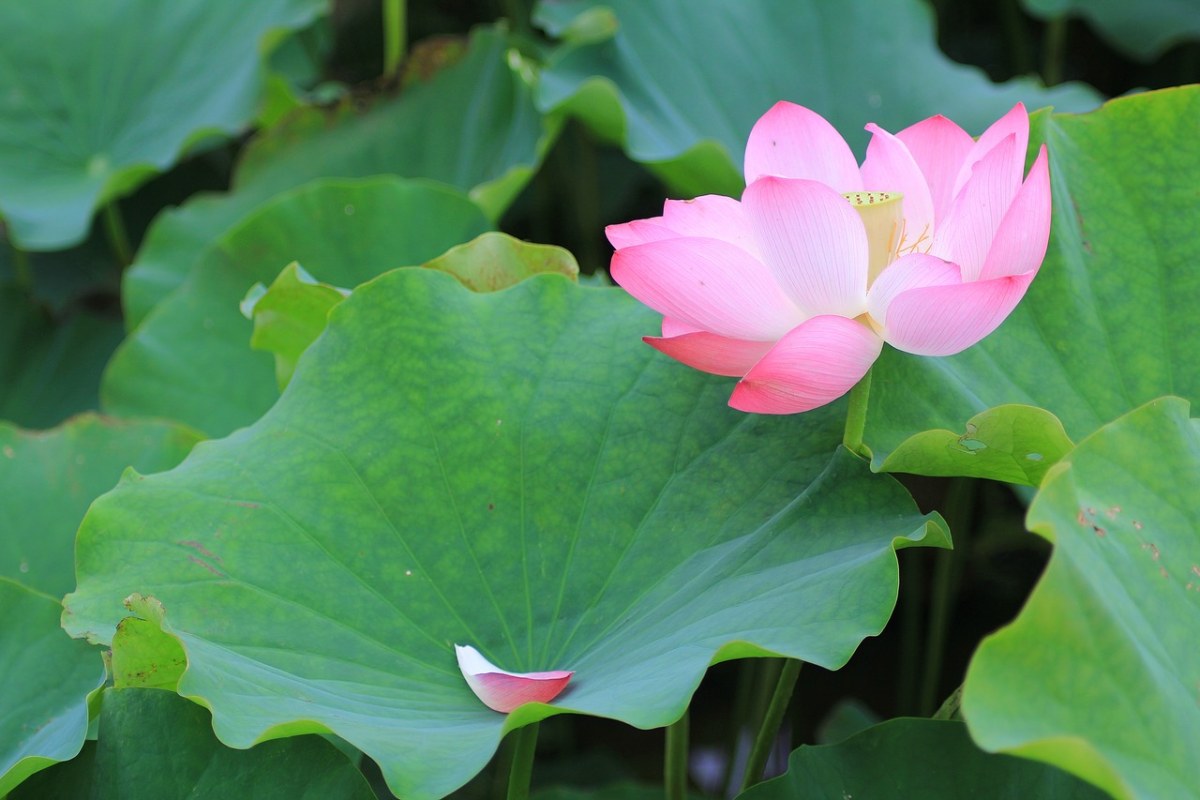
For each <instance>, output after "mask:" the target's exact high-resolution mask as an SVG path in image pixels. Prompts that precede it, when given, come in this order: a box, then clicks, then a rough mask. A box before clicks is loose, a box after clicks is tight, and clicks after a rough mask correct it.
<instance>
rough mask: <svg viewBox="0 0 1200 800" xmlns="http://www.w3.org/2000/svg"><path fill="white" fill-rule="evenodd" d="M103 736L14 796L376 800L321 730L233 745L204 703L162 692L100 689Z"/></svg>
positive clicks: (28, 799)
mask: <svg viewBox="0 0 1200 800" xmlns="http://www.w3.org/2000/svg"><path fill="white" fill-rule="evenodd" d="M103 706H104V712H103V714H101V716H100V738H99V740H98V741H97V742H95V743H91V742H89V743H88V746H87V748H86V749H85V750H84V754H83V756H82V757H81V758H79V759H76V760H75V761H72V762H70V763H67V764H62V765H60V766H58V767H55V768H54V769H51V770H47V771H46V772H44V773H42V774H41V775H38V776H37V777H35V778H34V779H33V780H30V781H29V782H28V783H27V784H26V785H25V786H23V787H21V789H20V790H19V791H17V792H15V793H14V794H13V795H12V796H11V800H47V799H48V800H59V798H62V799H63V800H66V798H71V800H108V798H114V797H120V798H122V800H225V798H229V797H253V798H255V800H374V797H375V794H374V793H373V792H372V791H371V788H370V786H369V785H368V784H367V781H366V779H365V778H363V776H362V774H361V773H360V772H359V771H358V770H357V769H356V768H355V767H354V765H352V764H351V763H350V762H349V761H348V760H347V759H346V756H345V755H343V754H342V753H340V752H338V749H337V748H336V747H334V746H333V745H332V744H330V743H329V742H326V741H325V740H323V739H321V738H320V737H319V736H304V737H300V738H295V739H289V740H287V741H282V742H265V743H263V744H260V745H257V746H256V747H254V748H253V749H251V750H231V749H229V748H227V747H224V746H223V745H222V744H221V743H220V742H219V741H217V739H216V737H214V736H213V732H212V728H211V727H210V726H209V724H208V714H207V713H206V712H205V710H204V709H203V708H200V707H199V706H197V705H195V704H193V703H189V702H188V701H187V700H184V699H183V698H181V697H179V696H177V695H174V694H171V693H169V692H155V691H148V690H145V689H105V690H104V699H103Z"/></svg>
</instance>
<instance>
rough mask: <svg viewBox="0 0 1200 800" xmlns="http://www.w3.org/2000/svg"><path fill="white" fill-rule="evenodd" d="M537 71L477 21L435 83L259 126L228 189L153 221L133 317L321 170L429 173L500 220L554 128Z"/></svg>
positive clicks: (135, 277) (132, 274)
mask: <svg viewBox="0 0 1200 800" xmlns="http://www.w3.org/2000/svg"><path fill="white" fill-rule="evenodd" d="M529 70H530V68H529V66H528V65H526V64H525V63H524V62H523V61H522V60H521V58H520V57H519V56H517V55H516V54H515V51H511V50H510V46H509V42H508V37H507V35H506V34H505V32H504V31H503V30H502V29H496V28H479V29H477V30H476V31H475V32H474V33H473V34H472V36H471V40H470V43H469V47H468V48H467V49H466V51H465V54H464V55H463V57H462V60H461V61H459V62H457V63H455V64H453V65H452V66H449V67H447V68H445V69H443V70H441V71H440V72H438V73H437V74H435V75H434V76H433V77H432V78H430V79H429V80H428V81H427V82H423V83H418V84H415V85H412V86H409V87H407V88H405V89H404V90H403V91H402V92H401V93H400V94H399V95H397V96H395V97H393V98H387V99H382V100H379V101H378V102H376V103H375V104H374V105H373V106H371V107H370V108H369V109H368V110H367V111H365V112H360V111H357V110H355V109H354V108H353V107H352V106H350V105H346V106H343V107H340V108H339V109H338V110H335V111H326V110H321V109H309V110H306V111H304V112H303V113H301V114H298V115H296V116H295V117H293V118H290V119H289V120H287V121H285V122H284V123H282V124H280V125H279V126H277V127H275V128H273V129H271V130H270V131H268V132H266V133H263V134H261V135H260V136H259V138H258V139H256V140H254V141H253V142H252V143H251V145H250V147H249V148H248V150H247V152H246V155H245V157H244V158H243V160H242V161H241V163H240V164H239V165H238V168H237V170H236V172H235V174H234V190H233V192H232V193H231V194H229V195H224V196H221V197H213V196H206V197H201V198H198V199H196V200H193V201H192V202H189V203H187V204H186V205H184V206H183V207H181V208H179V209H176V210H171V211H167V212H165V213H163V214H162V215H161V216H160V217H159V219H158V220H157V222H156V223H155V225H154V226H153V227H152V228H151V230H150V232H149V234H148V236H147V239H146V244H145V245H144V247H143V249H142V251H141V253H139V255H138V260H137V263H135V264H134V265H133V267H132V268H131V269H130V271H129V273H128V276H127V277H126V279H125V284H124V288H123V292H124V300H125V310H126V313H127V314H128V316H129V319H130V322H131V324H136V323H138V322H140V320H141V319H142V318H143V317H144V316H145V314H146V313H147V312H148V311H149V310H150V308H151V307H152V306H153V305H154V304H156V303H157V302H159V301H160V300H162V299H163V298H164V297H165V296H166V295H167V294H168V293H170V292H171V291H172V290H173V289H175V288H177V287H178V286H179V285H180V284H181V283H182V282H183V281H184V279H185V278H186V276H187V275H188V271H189V269H190V268H191V266H192V265H193V264H194V263H195V261H196V255H197V253H199V252H201V251H202V250H203V248H204V247H205V246H206V245H207V244H208V243H209V242H211V241H212V240H214V239H216V238H218V237H219V236H221V235H222V234H224V233H225V232H226V231H228V230H229V228H230V226H232V225H234V224H235V223H236V222H237V221H238V220H241V219H243V218H244V217H245V215H247V214H249V213H250V212H251V211H253V210H254V209H256V208H258V207H259V206H261V205H262V204H263V203H264V202H266V201H267V200H269V199H270V198H271V197H272V196H273V195H275V194H277V193H279V192H283V191H286V190H288V189H292V188H294V187H297V186H299V185H301V184H302V183H305V182H307V181H310V180H313V179H315V178H323V177H343V178H357V177H367V176H372V175H383V174H392V175H400V176H404V177H411V178H429V179H431V180H435V181H438V182H440V183H445V184H448V185H450V186H455V187H457V188H459V189H461V190H462V191H463V192H464V193H467V194H469V195H470V197H471V199H472V200H474V201H475V202H476V203H478V204H479V206H480V208H482V209H483V210H484V212H485V213H486V214H487V215H488V216H489V217H490V218H491V219H493V220H495V219H497V218H499V216H500V214H501V213H502V212H503V211H504V210H505V209H506V208H507V207H508V205H509V204H510V203H511V202H512V200H513V198H514V197H516V195H517V193H518V192H520V190H521V189H522V188H523V187H524V186H525V184H526V182H528V180H529V178H530V176H531V175H532V174H533V172H534V170H536V169H537V167H538V165H539V164H540V163H541V160H542V157H543V155H544V154H545V152H546V150H547V149H549V147H550V145H551V143H552V142H553V141H554V138H555V137H556V135H557V133H558V123H557V122H556V121H555V120H553V119H549V118H546V117H543V115H542V114H541V113H539V112H538V111H537V109H536V108H535V107H534V105H533V96H532V93H533V90H532V88H531V87H530V85H529V84H530V81H531V73H530V71H529ZM285 263H286V262H285ZM282 266H283V264H282V263H281V264H279V265H277V267H276V269H275V271H276V272H278V271H279V269H280V268H282ZM391 266H399V264H392V265H391ZM318 277H322V276H320V275H318ZM260 280H264V279H260Z"/></svg>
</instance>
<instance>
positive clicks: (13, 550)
mask: <svg viewBox="0 0 1200 800" xmlns="http://www.w3.org/2000/svg"><path fill="white" fill-rule="evenodd" d="M198 438H199V437H198V436H197V435H196V434H194V433H192V432H190V431H187V430H185V429H182V428H179V427H177V426H174V425H171V424H168V423H163V422H151V421H145V420H142V421H137V422H121V421H118V420H110V419H103V418H100V417H97V416H95V415H90V414H89V415H85V416H81V417H76V418H75V419H73V420H71V421H70V422H68V423H67V424H65V425H63V426H61V427H59V428H56V429H54V430H52V431H46V432H36V433H35V432H31V431H23V430H20V429H19V428H16V427H14V426H12V425H8V424H5V423H0V486H3V487H4V491H3V492H2V493H0V576H2V577H7V578H12V579H14V580H17V581H20V582H21V583H23V584H25V585H26V586H29V587H31V588H33V589H36V590H38V591H40V592H45V593H47V594H49V595H51V596H53V597H61V596H62V595H63V594H65V593H66V592H67V591H69V590H70V589H71V588H72V587H73V586H74V585H75V560H74V552H75V551H74V544H75V530H76V529H77V528H78V527H79V521H80V520H81V519H83V515H84V512H86V511H87V509H88V506H89V505H91V503H92V501H93V500H95V499H96V497H98V496H99V495H101V494H103V493H104V492H107V491H108V490H109V489H111V488H112V487H113V486H115V485H116V484H117V480H118V479H119V478H120V477H121V473H122V472H123V471H124V470H125V468H126V467H129V466H133V467H135V468H136V469H138V470H139V471H141V472H145V473H150V472H158V471H160V470H164V469H170V468H171V467H173V466H175V465H176V464H178V463H179V462H180V461H182V460H183V457H184V456H185V455H187V453H188V451H189V450H190V449H191V448H192V445H193V444H195V443H196V441H197V440H198ZM55 627H57V623H56V624H55Z"/></svg>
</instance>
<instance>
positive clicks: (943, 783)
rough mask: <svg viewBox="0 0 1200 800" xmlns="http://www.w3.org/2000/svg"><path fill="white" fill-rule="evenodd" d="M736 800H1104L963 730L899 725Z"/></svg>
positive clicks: (796, 764)
mask: <svg viewBox="0 0 1200 800" xmlns="http://www.w3.org/2000/svg"><path fill="white" fill-rule="evenodd" d="M738 797H739V800H801V799H802V798H811V797H828V798H851V797H867V798H870V797H879V798H885V797H896V798H900V797H912V798H917V797H919V798H921V800H939V798H944V799H945V800H959V798H963V797H973V798H979V799H980V800H983V798H987V800H1026V798H1031V797H1053V798H1056V799H1057V800H1101V799H1102V798H1103V797H1104V794H1102V793H1101V792H1099V791H1097V790H1096V789H1094V788H1093V787H1091V786H1089V785H1088V784H1086V783H1084V782H1083V781H1081V780H1079V779H1078V778H1076V777H1074V776H1072V775H1069V774H1067V773H1065V772H1062V771H1061V770H1058V769H1055V768H1053V767H1049V766H1046V765H1045V764H1038V763H1036V762H1033V761H1026V760H1024V759H1020V758H1013V757H1011V756H1004V755H994V754H991V753H985V752H984V751H982V750H980V749H979V748H978V747H977V746H976V745H975V744H973V743H972V742H971V737H970V736H968V735H967V727H966V726H965V725H963V724H962V723H961V722H950V721H945V720H932V719H908V718H901V719H892V720H888V721H887V722H883V723H880V724H879V725H875V726H873V727H871V728H868V729H867V730H865V731H863V732H862V733H858V734H855V735H854V736H851V737H850V738H849V739H846V740H845V741H843V742H839V743H838V744H829V745H822V746H806V747H801V748H798V749H797V750H794V751H793V752H792V756H791V758H790V759H788V771H787V773H786V774H784V775H782V776H780V777H778V778H775V779H774V780H770V781H766V782H765V783H761V784H759V785H758V786H755V787H753V788H752V789H749V790H748V791H745V792H743V793H742V794H740V795H738Z"/></svg>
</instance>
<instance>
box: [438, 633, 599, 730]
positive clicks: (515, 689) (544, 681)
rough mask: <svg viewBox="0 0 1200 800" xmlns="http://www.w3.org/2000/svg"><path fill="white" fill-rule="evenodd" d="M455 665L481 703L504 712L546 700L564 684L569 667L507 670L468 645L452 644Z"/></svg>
mask: <svg viewBox="0 0 1200 800" xmlns="http://www.w3.org/2000/svg"><path fill="white" fill-rule="evenodd" d="M454 653H455V655H457V656H458V668H459V669H460V670H462V674H463V677H464V678H466V680H467V685H468V686H470V687H471V691H473V692H474V693H475V696H476V697H478V698H479V699H480V700H482V701H483V704H484V705H485V706H487V707H488V708H490V709H492V710H493V711H499V712H500V713H502V714H507V713H508V712H509V711H512V710H513V709H515V708H517V707H518V706H523V705H525V704H526V703H549V702H550V701H551V700H553V699H554V698H555V697H558V695H559V693H560V692H561V691H562V690H563V689H565V688H566V687H567V683H568V682H569V681H570V680H571V676H572V675H574V674H575V673H574V672H573V671H571V670H552V671H550V672H507V671H505V670H502V669H500V668H499V667H497V666H496V665H495V664H493V663H492V662H490V661H488V660H487V659H486V658H484V657H483V656H482V655H480V653H479V651H478V650H476V649H475V648H474V647H471V646H470V645H459V644H456V645H454Z"/></svg>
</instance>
